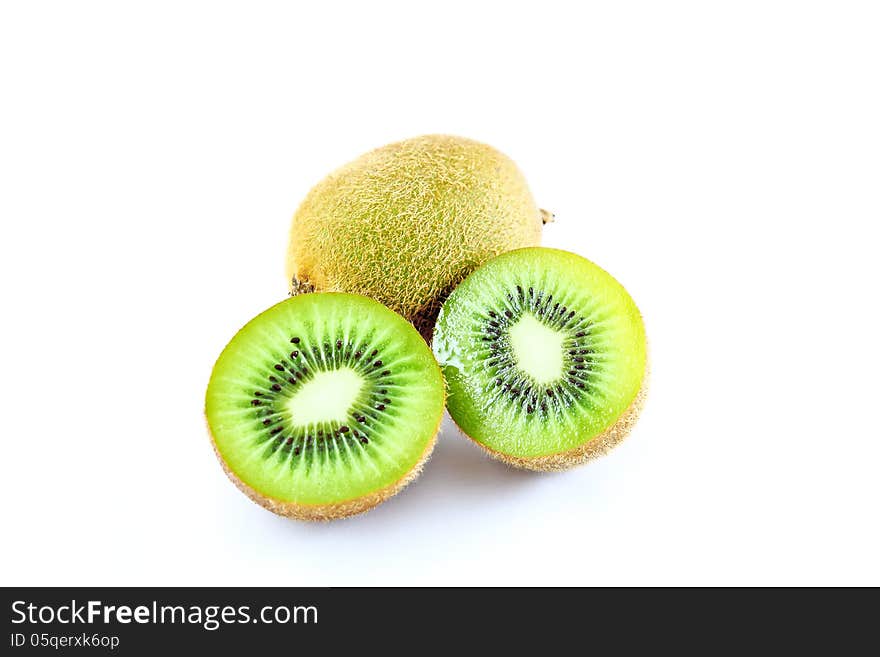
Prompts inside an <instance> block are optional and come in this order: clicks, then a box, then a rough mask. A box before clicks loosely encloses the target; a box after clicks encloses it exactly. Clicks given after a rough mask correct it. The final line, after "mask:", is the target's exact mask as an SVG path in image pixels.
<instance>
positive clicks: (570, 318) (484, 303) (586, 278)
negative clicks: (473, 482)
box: [433, 247, 647, 470]
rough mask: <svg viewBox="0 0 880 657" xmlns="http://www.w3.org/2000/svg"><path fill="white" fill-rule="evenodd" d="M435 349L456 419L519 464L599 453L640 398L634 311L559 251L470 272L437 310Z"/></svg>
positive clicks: (557, 463) (603, 280)
mask: <svg viewBox="0 0 880 657" xmlns="http://www.w3.org/2000/svg"><path fill="white" fill-rule="evenodd" d="M433 349H434V353H435V355H436V356H437V360H438V361H439V363H440V366H441V368H442V370H443V373H444V375H445V377H446V381H447V386H448V400H447V407H448V409H449V413H450V415H451V416H452V418H453V420H454V421H455V423H456V424H457V425H458V426H459V428H460V429H461V430H462V431H463V432H464V433H465V434H466V435H467V436H469V437H470V438H471V439H473V440H474V441H475V442H477V443H478V444H479V445H481V446H482V447H484V448H485V449H486V450H488V451H489V453H490V454H491V455H492V456H494V457H496V458H498V459H500V460H502V461H505V462H507V463H509V464H511V465H514V466H517V467H521V468H527V469H531V470H562V469H566V468H569V467H571V466H574V465H578V464H580V463H583V462H585V461H587V460H589V459H591V458H593V457H595V456H598V455H600V454H603V453H605V452H606V451H607V450H609V449H610V448H611V447H613V446H614V445H616V444H617V443H618V442H620V441H621V440H622V439H623V438H624V437H625V436H626V435H627V434H628V433H629V431H630V430H631V429H632V427H633V425H634V424H635V421H636V419H637V417H638V414H639V411H640V410H641V406H642V403H643V401H644V397H645V391H646V385H645V384H646V380H647V376H646V370H647V347H646V341H645V329H644V326H643V324H642V318H641V315H640V314H639V310H638V308H636V305H635V303H634V302H633V300H632V298H631V297H630V295H629V294H628V293H627V292H626V290H625V289H624V288H623V286H622V285H620V283H618V282H617V281H616V280H615V279H614V278H612V277H611V275H610V274H608V273H607V272H605V271H604V270H603V269H601V268H599V267H598V266H597V265H595V264H593V263H592V262H590V261H589V260H587V259H585V258H582V257H580V256H578V255H575V254H573V253H568V252H566V251H560V250H556V249H549V248H541V247H536V248H525V249H518V250H515V251H511V252H509V253H506V254H503V255H500V256H498V257H497V258H494V259H493V260H491V261H489V262H488V263H486V264H485V265H483V266H482V267H481V268H480V269H477V270H476V271H475V272H474V273H472V274H471V275H470V276H468V277H467V278H466V279H465V280H464V282H463V283H462V284H461V285H459V286H458V287H457V288H456V289H455V290H454V291H453V292H452V294H450V295H449V298H448V299H447V300H446V302H445V303H444V305H443V309H442V310H441V312H440V316H439V318H438V319H437V325H436V328H435V333H434V338H433Z"/></svg>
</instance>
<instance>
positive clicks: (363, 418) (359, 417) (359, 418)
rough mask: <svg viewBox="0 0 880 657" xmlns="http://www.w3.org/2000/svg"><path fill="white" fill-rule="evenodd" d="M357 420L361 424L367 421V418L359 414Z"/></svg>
mask: <svg viewBox="0 0 880 657" xmlns="http://www.w3.org/2000/svg"><path fill="white" fill-rule="evenodd" d="M357 421H358V422H360V423H361V424H363V423H364V422H366V421H367V418H365V417H364V416H363V415H359V416H358V417H357Z"/></svg>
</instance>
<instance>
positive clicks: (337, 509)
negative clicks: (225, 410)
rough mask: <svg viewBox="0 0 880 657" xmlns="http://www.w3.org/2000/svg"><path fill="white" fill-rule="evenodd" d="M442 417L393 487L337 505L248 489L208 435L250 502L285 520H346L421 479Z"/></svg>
mask: <svg viewBox="0 0 880 657" xmlns="http://www.w3.org/2000/svg"><path fill="white" fill-rule="evenodd" d="M440 417H441V419H440V422H438V423H437V427H436V428H435V429H434V437H433V438H432V439H431V441H430V442H429V443H428V445H427V446H426V447H425V451H424V452H422V455H421V456H420V457H419V460H418V462H417V463H416V464H415V465H414V466H413V467H412V469H411V470H410V471H409V472H407V473H406V474H405V475H404V476H403V477H401V478H400V479H399V480H398V481H396V482H394V483H393V484H391V485H390V486H386V487H385V488H382V489H379V490H377V491H374V492H372V493H370V494H369V495H365V496H363V497H358V498H355V499H352V500H345V501H344V502H336V503H334V504H298V503H296V502H287V501H284V500H278V499H275V498H274V497H269V496H268V495H263V494H262V493H260V492H258V491H256V490H254V489H253V488H251V487H250V486H248V485H247V484H246V483H245V482H243V481H242V480H241V479H239V478H238V476H237V475H236V474H235V473H234V472H233V471H232V470H230V469H229V466H228V465H227V464H226V461H225V460H224V459H223V456H222V455H221V454H220V451H219V450H218V449H217V443H216V441H215V440H214V435H213V434H212V433H211V428H210V425H209V426H208V434H209V435H210V436H211V446H212V447H213V448H214V453H215V454H216V455H217V459H218V460H219V461H220V465H222V466H223V471H224V472H225V473H226V476H228V477H229V479H230V480H231V481H232V483H233V484H235V485H236V487H237V488H238V489H239V490H240V491H241V492H242V493H244V494H245V495H247V496H248V497H249V498H251V500H253V501H254V502H256V503H257V504H259V505H260V506H261V507H263V508H265V509H268V510H269V511H271V512H272V513H277V514H278V515H279V516H284V517H286V518H294V519H296V520H323V521H329V520H338V519H340V518H347V517H349V516H353V515H357V514H358V513H364V512H366V511H369V510H370V509H372V508H373V507H375V506H378V505H379V504H381V503H382V502H384V501H385V500H387V499H388V498H389V497H393V496H394V495H396V494H397V493H399V492H400V491H401V490H402V489H403V488H404V487H405V486H406V485H407V484H409V483H410V482H411V481H413V480H414V479H415V478H416V477H418V476H419V474H420V473H421V471H422V467H423V466H424V465H425V462H426V461H427V460H428V458H429V457H430V456H431V452H432V451H433V450H434V445H436V444H437V434H438V433H439V431H440V423H441V422H442V421H443V419H442V418H443V416H442V415H441V416H440Z"/></svg>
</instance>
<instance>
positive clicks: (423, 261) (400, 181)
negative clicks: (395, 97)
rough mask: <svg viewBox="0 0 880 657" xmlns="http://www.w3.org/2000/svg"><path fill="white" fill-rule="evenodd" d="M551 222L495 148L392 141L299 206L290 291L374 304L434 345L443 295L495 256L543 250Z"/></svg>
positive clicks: (447, 141) (444, 138)
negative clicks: (353, 296)
mask: <svg viewBox="0 0 880 657" xmlns="http://www.w3.org/2000/svg"><path fill="white" fill-rule="evenodd" d="M551 217H552V214H551V213H549V212H546V211H542V210H539V209H538V207H537V205H536V204H535V201H534V198H533V197H532V194H531V191H530V190H529V188H528V185H527V183H526V180H525V178H524V176H523V175H522V173H521V172H520V170H519V169H518V167H517V166H516V164H515V163H514V162H513V161H512V160H510V158H508V157H507V156H506V155H504V154H503V153H500V152H499V151H497V150H496V149H494V148H492V147H490V146H487V145H485V144H481V143H479V142H476V141H472V140H470V139H465V138H462V137H454V136H449V135H426V136H422V137H416V138H413V139H407V140H404V141H401V142H397V143H394V144H389V145H387V146H384V147H382V148H378V149H376V150H373V151H370V152H369V153H366V154H364V155H362V156H360V157H359V158H357V159H356V160H354V161H353V162H350V163H348V164H346V165H344V166H342V167H340V168H339V169H337V170H336V171H334V172H333V173H331V174H330V175H329V176H327V177H326V178H325V179H324V180H322V181H321V182H319V183H318V184H317V185H316V186H315V187H313V188H312V190H311V191H310V192H309V193H308V195H307V196H306V198H305V199H304V200H303V202H302V203H301V205H300V207H299V208H298V209H297V211H296V213H295V214H294V217H293V221H292V224H291V229H290V241H289V246H288V254H287V274H288V280H289V281H290V282H291V283H292V289H291V293H292V294H299V293H301V292H303V291H317V292H353V293H357V294H362V295H364V296H368V297H371V298H373V299H375V300H377V301H379V302H380V303H383V304H385V305H386V306H388V307H389V308H391V309H392V310H394V311H395V312H397V313H398V314H400V315H403V317H405V318H406V319H408V320H409V321H410V322H412V323H413V325H414V326H415V327H416V328H417V329H418V331H419V332H420V333H421V334H422V337H424V338H425V340H426V341H428V342H429V341H430V333H431V328H432V327H433V322H434V321H435V320H436V315H437V312H436V311H437V309H438V308H439V306H440V304H441V303H442V302H443V300H444V298H445V296H444V295H445V294H448V291H449V290H450V289H452V288H453V287H455V285H457V284H458V283H460V282H461V281H462V280H463V279H464V278H465V277H466V276H467V275H468V274H469V273H470V272H472V271H473V270H474V269H476V268H477V267H479V266H480V265H481V264H482V263H484V262H486V261H487V260H489V259H490V258H492V257H494V256H496V255H499V254H501V253H504V252H506V251H510V250H512V249H516V248H520V247H524V246H536V245H537V244H539V243H540V240H541V229H542V227H543V225H544V223H546V222H547V221H548V220H550V218H551ZM304 284H305V287H304Z"/></svg>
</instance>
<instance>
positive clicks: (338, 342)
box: [336, 340, 342, 349]
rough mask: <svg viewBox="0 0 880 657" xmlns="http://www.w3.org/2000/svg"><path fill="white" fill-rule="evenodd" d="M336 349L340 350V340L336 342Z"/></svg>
mask: <svg viewBox="0 0 880 657" xmlns="http://www.w3.org/2000/svg"><path fill="white" fill-rule="evenodd" d="M336 348H337V349H342V340H337V341H336Z"/></svg>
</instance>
